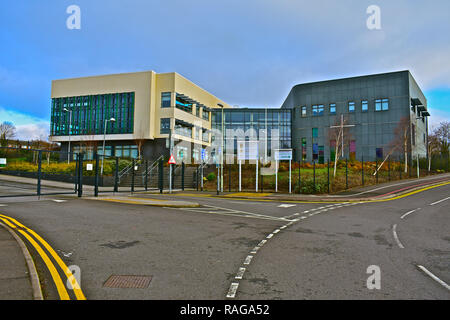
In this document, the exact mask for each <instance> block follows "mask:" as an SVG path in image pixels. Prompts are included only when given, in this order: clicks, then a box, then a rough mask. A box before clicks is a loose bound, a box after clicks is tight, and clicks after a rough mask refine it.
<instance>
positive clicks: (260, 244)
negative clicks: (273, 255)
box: [258, 239, 267, 247]
mask: <svg viewBox="0 0 450 320" xmlns="http://www.w3.org/2000/svg"><path fill="white" fill-rule="evenodd" d="M266 242H267V240H266V239H264V240H261V242H260V243H259V244H258V247H262V246H263V245H264V243H266Z"/></svg>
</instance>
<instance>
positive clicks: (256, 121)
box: [212, 109, 291, 156]
mask: <svg viewBox="0 0 450 320" xmlns="http://www.w3.org/2000/svg"><path fill="white" fill-rule="evenodd" d="M223 114H224V118H225V119H224V129H225V137H224V140H225V143H227V141H230V139H228V138H227V136H226V135H227V130H229V129H232V130H233V132H237V130H242V131H243V133H244V134H245V133H246V132H249V130H252V131H253V132H254V133H255V134H256V136H255V137H254V138H255V139H257V140H260V141H265V139H266V134H267V149H268V155H269V156H270V155H271V154H270V150H271V146H272V142H273V139H274V138H275V137H276V135H277V133H276V132H275V130H277V131H278V138H277V139H278V140H279V141H278V143H277V144H274V146H276V145H278V147H277V148H279V149H290V148H291V110H289V109H224V110H223ZM212 129H213V132H221V131H222V109H214V111H213V113H212ZM266 130H267V133H266ZM232 140H234V141H233V144H234V147H233V149H234V150H235V152H236V150H237V137H235V138H234V139H232ZM246 140H249V137H246ZM224 148H228V147H227V146H226V145H225V147H224Z"/></svg>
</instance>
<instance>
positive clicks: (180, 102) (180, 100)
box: [175, 93, 192, 113]
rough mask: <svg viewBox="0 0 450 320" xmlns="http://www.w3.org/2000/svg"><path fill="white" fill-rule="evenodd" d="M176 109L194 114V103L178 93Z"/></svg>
mask: <svg viewBox="0 0 450 320" xmlns="http://www.w3.org/2000/svg"><path fill="white" fill-rule="evenodd" d="M175 107H177V108H178V109H180V110H183V111H186V112H188V113H192V103H191V102H190V101H188V100H187V98H184V97H183V96H182V95H180V94H178V93H177V96H176V101H175Z"/></svg>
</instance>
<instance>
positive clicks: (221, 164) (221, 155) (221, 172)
mask: <svg viewBox="0 0 450 320" xmlns="http://www.w3.org/2000/svg"><path fill="white" fill-rule="evenodd" d="M217 105H218V106H219V107H221V108H222V147H221V149H222V150H221V153H220V157H221V161H220V191H221V192H223V145H224V139H225V131H224V128H223V125H224V119H223V105H222V104H221V103H218V104H217Z"/></svg>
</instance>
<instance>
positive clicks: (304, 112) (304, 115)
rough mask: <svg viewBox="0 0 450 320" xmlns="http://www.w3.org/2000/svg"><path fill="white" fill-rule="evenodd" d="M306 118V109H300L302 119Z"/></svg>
mask: <svg viewBox="0 0 450 320" xmlns="http://www.w3.org/2000/svg"><path fill="white" fill-rule="evenodd" d="M304 117H306V107H305V106H303V107H302V118H304Z"/></svg>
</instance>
